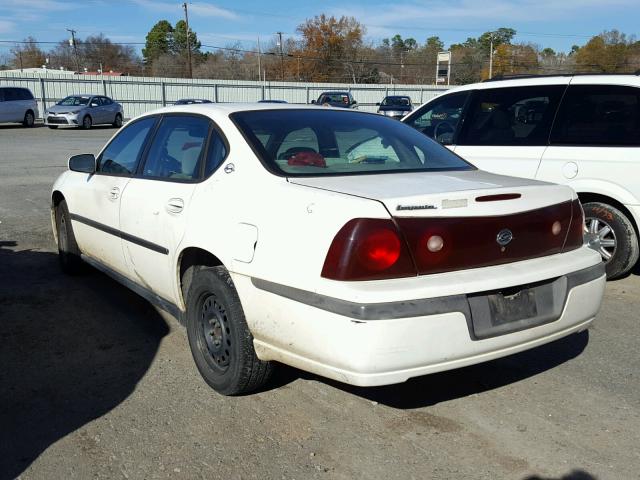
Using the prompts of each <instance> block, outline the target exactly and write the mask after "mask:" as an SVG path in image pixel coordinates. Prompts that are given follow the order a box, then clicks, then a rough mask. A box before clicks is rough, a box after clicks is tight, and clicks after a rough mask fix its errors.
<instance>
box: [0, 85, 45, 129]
mask: <svg viewBox="0 0 640 480" xmlns="http://www.w3.org/2000/svg"><path fill="white" fill-rule="evenodd" d="M37 116H38V102H36V100H35V98H33V93H31V91H30V90H29V89H28V88H20V87H0V123H22V124H23V125H24V126H25V127H33V124H34V123H35V120H36V117H37Z"/></svg>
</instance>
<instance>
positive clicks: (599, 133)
mask: <svg viewBox="0 0 640 480" xmlns="http://www.w3.org/2000/svg"><path fill="white" fill-rule="evenodd" d="M551 142H552V143H554V144H565V145H640V89H638V88H633V87H624V86H612V85H574V86H570V87H569V89H568V90H567V94H566V95H565V97H564V99H563V101H562V106H561V107H560V111H559V112H558V117H557V119H556V121H555V124H554V127H553V133H552V135H551Z"/></svg>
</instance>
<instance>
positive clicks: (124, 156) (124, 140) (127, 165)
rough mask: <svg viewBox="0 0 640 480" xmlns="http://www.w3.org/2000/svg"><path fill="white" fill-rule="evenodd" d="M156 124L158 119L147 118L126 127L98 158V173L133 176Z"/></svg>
mask: <svg viewBox="0 0 640 480" xmlns="http://www.w3.org/2000/svg"><path fill="white" fill-rule="evenodd" d="M155 122H156V117H147V118H143V119H142V120H138V121H137V122H134V123H132V124H130V125H127V126H126V127H124V128H123V129H122V130H121V131H120V132H119V133H118V135H117V136H116V137H115V138H114V139H113V140H112V141H111V143H110V144H109V145H108V146H107V148H106V149H105V150H104V151H103V152H102V154H101V155H100V157H99V158H98V168H97V171H98V172H100V173H103V174H107V175H132V174H133V173H134V172H135V171H136V167H137V165H138V162H139V160H140V156H141V154H142V150H143V148H144V144H145V141H146V139H147V137H148V136H149V132H150V131H151V129H152V128H153V126H154V124H155Z"/></svg>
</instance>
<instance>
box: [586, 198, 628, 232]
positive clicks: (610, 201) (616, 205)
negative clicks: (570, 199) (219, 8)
mask: <svg viewBox="0 0 640 480" xmlns="http://www.w3.org/2000/svg"><path fill="white" fill-rule="evenodd" d="M577 193H578V198H579V199H580V203H582V204H583V205H584V204H585V203H593V202H598V203H606V204H607V205H611V206H612V207H614V208H617V209H618V210H620V211H621V212H622V213H623V214H624V215H625V216H626V217H627V218H628V219H629V221H630V222H631V224H632V225H633V228H634V230H635V231H636V235H638V236H640V231H639V230H638V223H637V221H636V219H635V217H634V216H633V214H632V213H631V212H630V211H629V209H628V208H627V207H625V206H624V204H623V203H622V202H620V201H618V200H616V199H615V198H613V197H610V196H608V195H603V194H600V193H592V192H577Z"/></svg>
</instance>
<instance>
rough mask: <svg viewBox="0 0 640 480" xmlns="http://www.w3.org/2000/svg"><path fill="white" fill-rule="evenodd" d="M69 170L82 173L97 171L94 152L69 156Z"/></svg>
mask: <svg viewBox="0 0 640 480" xmlns="http://www.w3.org/2000/svg"><path fill="white" fill-rule="evenodd" d="M69 170H71V171H73V172H80V173H95V172H96V157H95V155H93V154H92V153H83V154H81V155H74V156H73V157H71V158H69Z"/></svg>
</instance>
